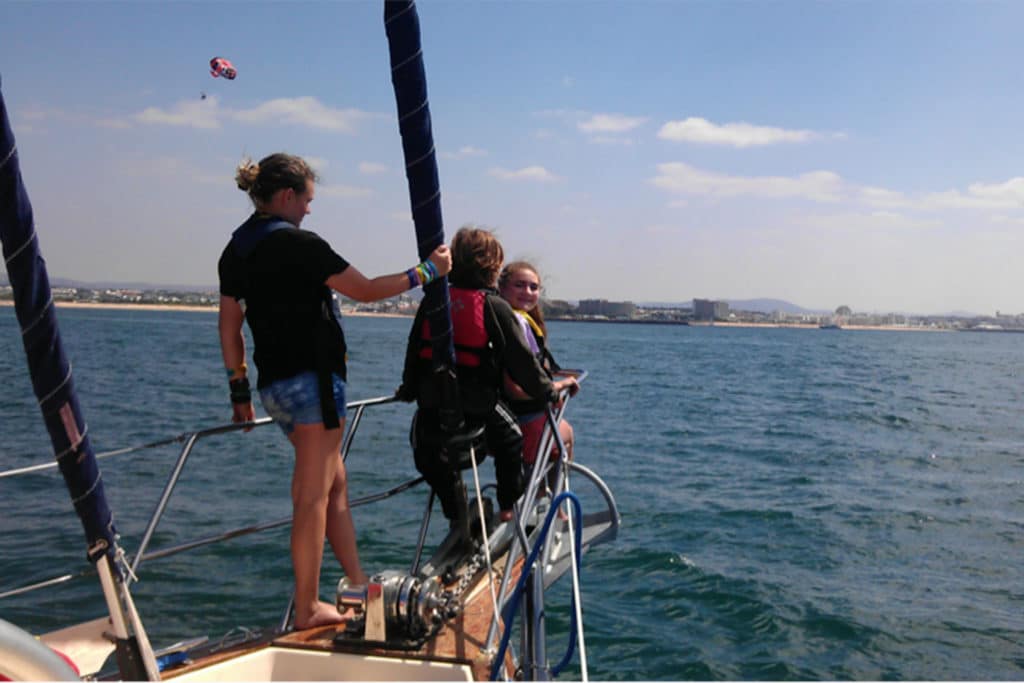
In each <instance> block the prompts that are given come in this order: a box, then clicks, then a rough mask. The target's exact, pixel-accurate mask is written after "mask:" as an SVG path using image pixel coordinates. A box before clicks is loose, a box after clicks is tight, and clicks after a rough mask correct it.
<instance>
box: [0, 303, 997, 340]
mask: <svg viewBox="0 0 1024 683" xmlns="http://www.w3.org/2000/svg"><path fill="white" fill-rule="evenodd" d="M56 304H57V308H84V309H96V310H101V309H102V310H110V309H122V310H130V311H189V312H200V313H202V312H206V313H216V312H217V307H216V306H188V305H184V304H132V303H125V304H119V303H92V302H85V301H58V302H56ZM0 306H14V301H13V300H11V299H0ZM342 314H343V315H346V316H352V317H367V318H412V317H413V316H411V315H407V314H405V313H373V312H370V311H346V310H342ZM549 320H550V321H552V322H565V323H611V324H616V325H679V326H684V327H685V326H689V327H749V328H765V329H793V330H817V329H819V326H818V325H817V324H814V323H755V322H714V323H708V322H690V321H685V320H679V321H676V320H597V319H593V318H589V319H581V318H549ZM843 330H851V331H857V330H873V331H883V332H956V331H957V330H952V329H943V328H936V327H902V326H900V325H843V326H842V327H841V328H840V329H839V330H838V331H840V332H841V331H843ZM997 331H1000V332H1001V331H1003V330H997Z"/></svg>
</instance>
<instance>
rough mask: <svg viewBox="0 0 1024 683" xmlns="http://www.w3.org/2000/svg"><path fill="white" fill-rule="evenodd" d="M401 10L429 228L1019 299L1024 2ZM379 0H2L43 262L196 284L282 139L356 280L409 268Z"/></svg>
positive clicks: (688, 265) (932, 309)
mask: <svg viewBox="0 0 1024 683" xmlns="http://www.w3.org/2000/svg"><path fill="white" fill-rule="evenodd" d="M418 10H419V16H420V24H421V30H422V40H423V50H424V60H425V65H426V75H427V83H428V90H429V96H430V109H431V116H432V121H433V133H434V141H435V145H436V149H437V155H438V159H437V160H438V166H439V175H440V179H441V192H442V212H443V216H444V223H445V233H446V235H447V236H450V235H452V234H454V232H455V230H456V229H458V227H460V226H462V225H465V224H475V225H481V226H484V227H488V228H491V229H493V230H495V231H496V232H497V234H498V236H499V238H500V239H501V240H502V243H503V244H504V246H505V252H506V256H507V257H508V258H528V259H530V260H533V261H534V262H535V263H536V264H537V266H538V268H539V270H540V271H541V276H542V278H543V280H544V286H545V295H546V296H548V297H552V298H560V299H569V300H578V299H584V298H605V299H611V300H632V301H636V302H653V301H661V302H675V301H680V302H686V301H688V300H690V299H692V298H694V297H699V298H712V299H748V298H761V297H766V298H778V299H785V300H787V301H790V302H792V303H794V304H797V305H800V306H804V307H806V308H812V309H817V310H834V309H835V308H836V307H838V306H840V305H848V306H850V307H851V308H852V309H853V310H854V311H858V312H906V313H921V314H929V313H930V314H942V313H948V312H954V311H962V312H974V313H981V314H988V315H992V314H994V313H995V312H996V311H999V312H1002V313H1020V312H1024V268H1021V267H1020V265H1019V264H1020V259H1021V254H1022V253H1024V135H1022V130H1021V126H1022V122H1024V116H1022V114H1024V69H1022V65H1024V41H1022V40H1021V39H1020V27H1021V26H1022V25H1024V3H1020V2H1015V1H1006V2H998V1H988V2H985V1H976V2H975V1H971V2H967V1H964V2H953V1H949V0H946V1H939V0H936V1H934V2H921V1H915V2H910V1H893V0H885V1H884V2H874V1H872V0H862V1H858V2H852V1H850V2H841V1H839V0H834V1H830V2H810V1H806V2H788V1H781V0H780V1H764V2H738V1H736V2H733V1H729V0H721V1H717V0H716V1H714V2H711V1H706V2H699V1H690V2H684V1H669V0H660V1H651V0H631V1H629V2H626V1H624V0H616V1H608V2H597V1H588V0H576V1H571V2H570V1H568V0H554V1H551V2H538V1H531V2H526V1H523V0H521V1H517V2H468V1H454V0H421V2H420V3H419V5H418ZM382 15H383V5H382V3H381V2H362V1H358V2H357V1H354V0H353V1H351V2H328V1H320V2H303V1H301V0H300V1H295V2H210V1H206V2H173V3H170V2H168V3H157V2H139V3H127V2H89V1H84V2H75V3H63V2H21V1H18V0H15V1H8V2H4V3H0V90H2V92H3V96H4V98H5V101H6V103H7V107H8V111H9V113H10V115H11V120H12V126H13V128H14V132H15V136H16V138H17V141H18V150H19V155H20V159H21V170H22V174H23V177H24V179H25V183H26V186H27V189H28V192H29V196H30V198H31V200H32V204H33V208H34V211H35V218H36V230H37V232H38V234H39V237H40V245H41V248H42V252H43V255H44V257H45V258H46V261H47V266H48V269H49V272H50V275H51V277H64V278H73V279H78V280H84V281H117V282H132V281H144V282H151V283H154V284H165V285H181V284H187V285H210V286H211V287H215V286H216V282H217V275H216V264H217V259H218V257H219V255H220V252H221V251H222V249H223V248H224V245H225V244H226V243H227V240H228V238H229V236H230V234H231V231H232V230H234V228H236V227H237V226H238V225H239V224H240V223H241V222H242V221H243V220H244V219H245V218H246V216H247V214H248V213H249V211H250V210H251V205H250V203H249V200H248V198H247V197H246V195H245V194H244V193H243V192H241V191H239V190H238V189H237V188H236V187H235V185H234V182H233V179H232V178H233V174H234V168H235V166H236V165H237V163H238V162H239V160H240V159H241V158H243V157H245V156H251V157H254V158H256V159H259V158H260V157H262V156H265V155H267V154H270V153H272V152H277V151H287V152H290V153H293V154H299V155H301V156H303V157H305V158H307V159H308V160H309V161H310V162H311V163H312V164H313V166H314V167H315V168H316V169H317V170H318V172H319V174H320V176H321V184H320V185H319V186H318V188H317V191H316V199H315V201H314V202H313V204H312V214H311V215H310V216H308V217H307V218H306V220H305V222H304V223H303V227H304V228H306V229H309V230H313V231H315V232H317V233H318V234H319V235H321V236H322V237H324V238H325V239H327V240H328V241H329V242H330V243H331V245H332V246H333V247H334V249H335V250H336V251H337V252H338V253H340V254H341V255H342V256H344V257H345V258H346V259H347V260H349V261H350V262H351V263H352V264H354V265H355V266H356V267H357V268H358V269H359V270H360V271H361V272H363V273H364V274H366V275H369V276H373V275H380V274H385V273H392V272H396V271H399V270H405V269H406V268H409V267H410V266H411V265H413V263H414V262H415V261H416V246H415V240H414V232H413V225H412V219H411V215H410V210H409V199H408V188H407V184H406V180H405V175H404V166H403V161H402V152H401V143H400V138H399V134H398V126H397V121H396V118H395V101H394V93H393V90H392V86H391V81H390V70H389V65H388V51H387V41H386V37H385V34H384V28H383V21H382ZM214 56H223V57H226V58H228V59H230V60H231V61H232V62H233V63H234V65H235V67H236V68H237V70H238V77H237V78H236V79H235V80H234V81H226V80H223V79H214V78H212V77H211V76H210V74H209V68H208V63H209V60H210V58H211V57H214ZM202 93H205V94H206V99H205V100H204V99H202V97H201V94H202ZM1015 264H1017V265H1015Z"/></svg>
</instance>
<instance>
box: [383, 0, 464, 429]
mask: <svg viewBox="0 0 1024 683" xmlns="http://www.w3.org/2000/svg"><path fill="white" fill-rule="evenodd" d="M384 29H385V31H386V33H387V37H388V49H389V52H390V56H391V84H392V85H393V86H394V89H395V102H396V104H397V107H398V129H399V132H400V133H401V136H402V154H403V156H404V158H405V177H406V180H407V181H408V184H409V201H410V203H411V205H412V219H413V223H414V224H415V226H416V245H417V249H418V251H419V257H420V259H425V258H427V257H428V256H429V255H430V253H431V252H432V251H433V250H434V249H436V248H437V247H438V246H440V245H441V244H443V243H444V222H443V220H442V217H441V185H440V181H439V180H438V175H437V155H436V153H435V150H434V135H433V132H432V131H431V127H430V101H429V99H428V98H427V76H426V71H425V69H424V66H423V49H422V46H421V44H420V21H419V16H418V15H417V13H416V3H415V2H414V1H413V0H386V1H385V3H384ZM422 305H423V306H424V307H425V309H424V310H425V311H426V313H427V315H426V318H427V324H428V326H429V329H430V344H431V351H432V354H431V355H432V358H433V364H434V372H435V377H436V378H437V381H438V382H439V384H440V387H439V388H440V390H441V396H442V397H443V399H442V406H441V416H442V417H441V419H442V423H443V424H442V426H443V427H445V428H446V429H447V430H448V431H454V430H455V429H456V428H457V426H458V424H459V423H460V422H461V419H462V411H461V408H460V407H459V402H458V395H457V394H458V392H457V386H456V384H455V375H454V368H455V344H454V337H453V333H452V323H451V316H450V314H449V310H448V307H449V300H448V278H447V277H444V278H438V279H437V280H434V281H433V282H431V283H429V284H427V285H426V286H425V287H424V288H423V303H422Z"/></svg>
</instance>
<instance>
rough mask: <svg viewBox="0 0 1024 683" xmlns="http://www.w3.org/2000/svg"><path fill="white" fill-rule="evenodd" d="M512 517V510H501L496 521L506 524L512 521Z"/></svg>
mask: <svg viewBox="0 0 1024 683" xmlns="http://www.w3.org/2000/svg"><path fill="white" fill-rule="evenodd" d="M512 515H513V512H512V510H502V511H501V512H500V513H499V514H498V519H500V520H501V521H502V522H507V521H509V520H510V519H512Z"/></svg>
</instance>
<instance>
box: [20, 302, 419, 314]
mask: <svg viewBox="0 0 1024 683" xmlns="http://www.w3.org/2000/svg"><path fill="white" fill-rule="evenodd" d="M55 303H56V305H57V308H85V309H94V310H113V309H119V310H128V311H186V312H196V313H217V311H218V308H217V306H189V305H185V304H116V303H92V302H87V301H57V302H55ZM0 306H10V307H13V306H14V301H12V300H11V299H0ZM342 314H343V315H346V316H353V317H364V316H365V317H368V318H369V317H373V318H412V316H411V315H404V314H402V313H372V312H370V311H345V310H343V311H342Z"/></svg>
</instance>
